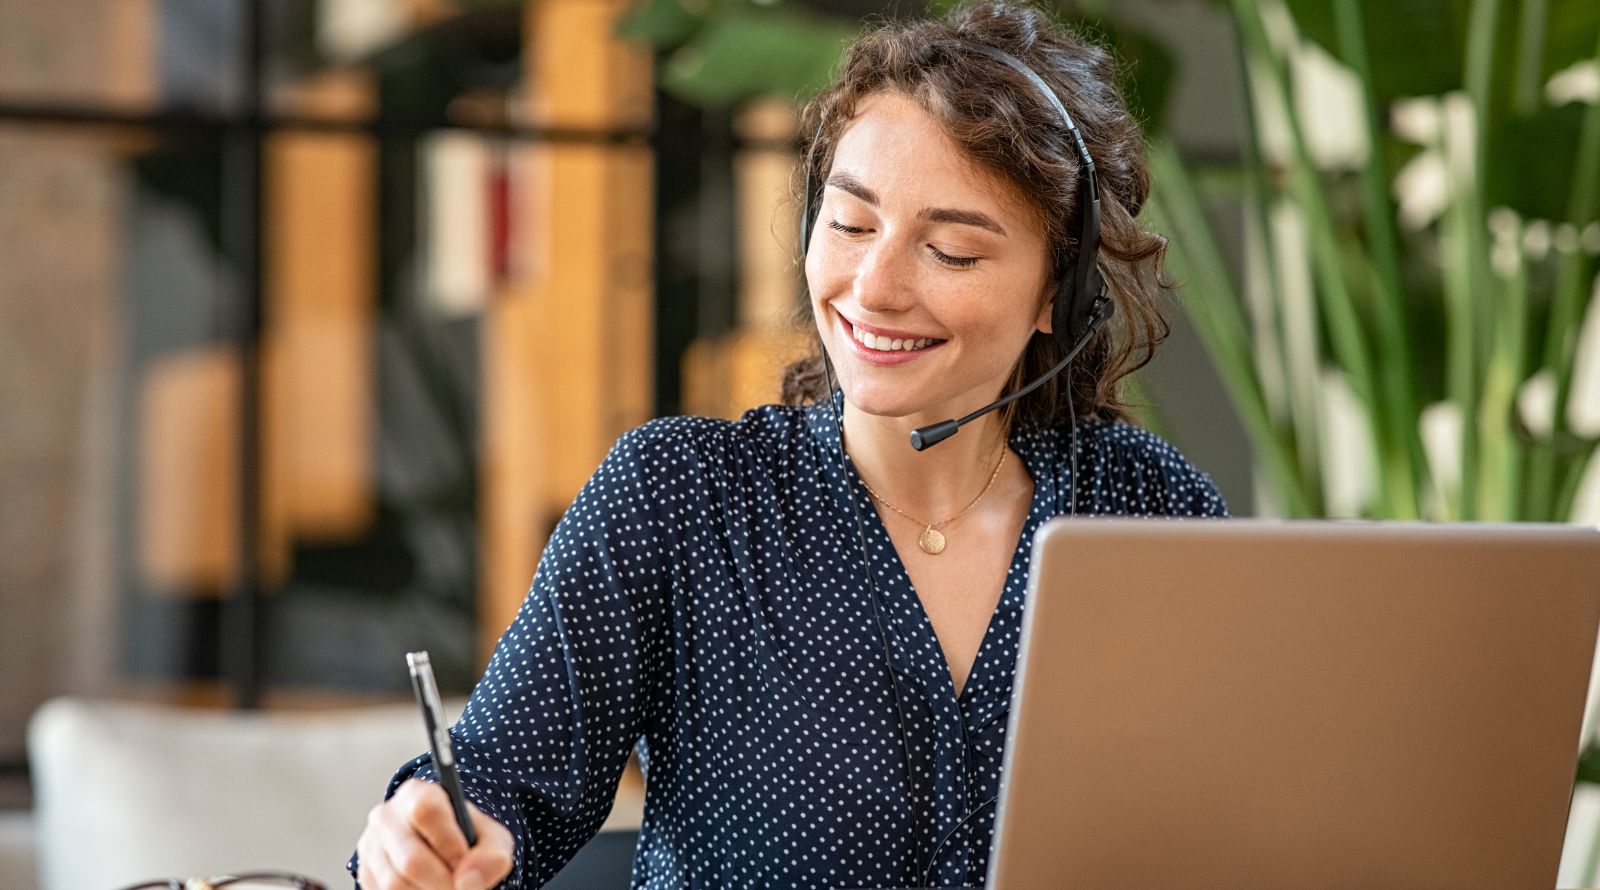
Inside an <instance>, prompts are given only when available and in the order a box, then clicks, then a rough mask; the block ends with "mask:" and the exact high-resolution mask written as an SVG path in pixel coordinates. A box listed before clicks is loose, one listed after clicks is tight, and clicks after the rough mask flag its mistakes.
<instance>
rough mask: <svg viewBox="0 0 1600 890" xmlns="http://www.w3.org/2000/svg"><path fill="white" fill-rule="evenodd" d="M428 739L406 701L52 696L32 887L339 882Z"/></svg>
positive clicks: (32, 736)
mask: <svg viewBox="0 0 1600 890" xmlns="http://www.w3.org/2000/svg"><path fill="white" fill-rule="evenodd" d="M425 746H426V737H425V736H424V734H423V730H422V723H421V718H420V717H419V716H418V712H417V709H416V708H415V707H406V706H390V707H378V708H366V709H360V710H346V711H337V712H328V713H326V714H293V715H286V714H274V713H248V714H246V713H239V712H226V711H198V710H191V709H180V708H173V707H165V706H155V705H148V704H136V703H128V702H111V701H93V700H86V699H75V698H62V699H56V700H54V701H51V702H49V703H47V704H46V705H45V706H44V707H43V708H41V709H40V710H39V711H38V713H37V714H36V715H35V716H34V718H33V720H32V722H31V724H30V725H29V732H28V747H29V760H30V763H31V768H32V772H33V780H34V800H35V816H36V820H37V837H38V850H37V856H38V862H39V873H40V879H41V884H40V886H41V890H105V888H115V887H119V886H123V885H126V884H130V883H133V882H135V881H137V880H141V879H146V878H158V877H173V876H178V877H183V876H196V875H208V874H219V873H223V872H227V871H237V870H242V869H254V868H273V869H279V870H288V871H295V872H299V873H302V874H305V875H308V876H310V877H314V878H318V879H320V880H322V881H323V882H325V883H327V884H328V886H330V887H348V886H349V885H350V880H349V878H348V876H346V874H345V871H344V862H345V859H346V857H348V856H349V854H350V851H351V849H352V848H353V847H354V845H355V840H356V837H357V835H359V834H360V833H361V828H362V826H363V824H364V823H365V820H366V813H367V811H368V810H369V809H370V808H371V807H372V805H373V804H374V803H376V802H378V801H379V800H381V799H382V797H383V791H384V788H385V786H386V783H387V782H388V779H389V776H390V774H391V773H392V772H393V770H394V769H395V768H396V767H397V766H399V765H400V764H401V763H403V762H405V761H406V760H407V759H409V758H410V757H413V756H415V755H416V754H417V753H418V751H419V750H421V749H423V748H424V747H425Z"/></svg>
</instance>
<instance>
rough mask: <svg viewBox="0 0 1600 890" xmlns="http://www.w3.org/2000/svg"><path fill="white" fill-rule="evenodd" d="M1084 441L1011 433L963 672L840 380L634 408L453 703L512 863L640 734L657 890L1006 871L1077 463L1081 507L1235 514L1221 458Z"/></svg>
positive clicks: (652, 881) (407, 770) (615, 771)
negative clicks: (1031, 601) (1046, 574)
mask: <svg viewBox="0 0 1600 890" xmlns="http://www.w3.org/2000/svg"><path fill="white" fill-rule="evenodd" d="M835 398H836V399H837V395H836V396H835ZM1069 441H1070V437H1069V435H1068V431H1067V430H1065V429H1018V430H1015V431H1013V433H1012V436H1011V447H1012V449H1013V450H1014V451H1015V452H1016V453H1017V454H1018V455H1019V456H1020V457H1021V458H1022V460H1023V462H1024V464H1025V465H1026V467H1027V470H1028V472H1029V473H1030V474H1031V475H1032V477H1033V480H1034V495H1033V502H1032V505H1031V506H1030V509H1029V512H1028V517H1027V520H1026V523H1025V525H1024V527H1023V531H1022V535H1021V537H1020V539H1019V541H1018V547H1017V550H1016V553H1015V555H1014V556H1013V559H1012V564H1011V569H1010V573H1009V575H1008V576H1007V579H1006V584H1005V589H1004V591H1003V593H1002V595H1001V598H1000V603H999V606H998V607H997V609H996V611H995V614H994V616H993V618H992V620H991V624H990V626H989V628H988V630H987V633H986V636H985V638H984V641H983V643H982V644H981V647H980V649H979V652H978V656H977V660H976V662H975V664H974V665H973V668H972V672H971V675H970V677H969V679H968V682H967V684H966V686H965V687H964V688H963V690H962V693H961V695H960V696H957V695H956V694H955V689H954V686H953V684H952V682H951V680H950V674H949V671H948V669H947V667H946V665H945V662H944V656H943V653H942V650H941V649H940V647H939V644H938V640H937V639H936V638H935V636H934V633H933V628H932V625H931V624H930V622H929V620H928V617H927V615H926V613H925V612H924V611H923V609H922V606H921V604H920V602H919V601H918V599H917V595H916V591H915V590H913V589H912V586H911V583H910V581H909V579H908V577H907V575H906V572H905V569H904V567H903V566H902V564H901V563H900V560H899V557H898V556H897V554H896V553H895V550H894V548H893V545H892V544H891V543H890V540H889V536H888V532H887V531H886V530H885V528H884V526H883V524H882V522H881V520H880V519H879V518H878V515H877V512H876V511H875V510H872V509H870V508H869V506H868V505H869V504H870V501H869V500H868V495H867V492H866V489H865V488H864V487H862V485H861V481H860V478H859V477H858V476H857V475H856V473H855V470H854V468H853V466H851V465H850V464H849V462H848V460H847V459H846V458H844V457H843V456H842V455H841V453H840V449H839V437H838V433H837V429H836V427H835V425H834V421H833V417H832V415H831V413H830V412H829V410H828V406H827V405H826V403H823V404H820V405H812V406H808V407H790V406H766V407H763V408H758V409H755V410H753V411H750V412H748V413H746V414H745V415H744V417H743V418H741V419H740V420H738V421H737V422H728V421H721V420H712V419H706V418H691V417H674V418H665V419H660V420H655V421H651V422H650V423H647V424H645V425H644V426H642V427H640V428H638V429H636V430H633V431H631V432H629V433H627V434H626V435H624V436H623V437H622V438H621V439H620V440H619V441H618V442H617V444H616V446H615V447H614V448H613V449H612V451H611V453H610V455H608V456H607V457H606V459H605V462H604V463H603V464H602V465H601V466H600V468H599V470H598V471H596V473H595V474H594V476H593V478H591V479H590V480H589V482H588V484H587V485H586V486H585V487H584V489H583V491H582V493H580V494H579V496H578V498H577V500H576V501H575V502H574V503H573V505H572V507H571V509H570V510H569V511H568V512H567V514H566V516H565V517H564V518H563V519H562V520H561V522H560V523H559V525H558V527H557V528H556V531H555V533H554V535H553V536H552V537H551V540H550V542H549V545H548V546H547V547H546V549H545V552H544V555H543V557H542V559H541V560H540V563H539V568H538V571H537V573H536V575H535V577H534V580H533V587H532V589H531V591H530V592H529V594H528V597H527V599H526V600H525V601H524V603H523V605H522V608H521V611H520V613H519V614H518V616H517V618H516V620H515V621H514V622H513V623H512V625H511V627H510V628H509V629H508V630H507V631H506V632H505V635H504V636H503V637H502V638H501V640H500V643H499V645H498V647H497V648H496V650H495V654H494V657H493V659H492V660H491V662H490V664H489V667H488V669H487V671H486V672H485V674H484V676H483V679H482V680H481V681H480V682H479V684H478V686H477V688H476V689H475V690H474V692H473V694H472V698H471V701H470V703H469V704H468V706H467V710H466V712H465V713H464V714H463V716H462V718H461V720H460V721H459V722H458V723H457V724H456V725H455V727H453V729H452V730H451V733H452V735H453V736H454V738H455V743H456V751H457V755H458V758H459V760H460V763H461V772H462V779H463V782H464V784H465V787H466V790H467V794H468V796H469V797H470V798H471V799H472V800H473V802H474V803H476V804H477V805H478V806H479V807H481V808H482V809H483V810H484V811H486V812H487V813H489V814H490V815H492V816H494V817H495V818H496V819H498V820H500V821H501V822H503V823H505V824H506V825H507V826H508V827H509V828H510V829H511V832H512V834H513V835H514V836H515V837H516V839H517V845H518V851H519V852H518V859H517V864H516V866H515V869H514V870H513V872H512V874H511V875H510V877H509V878H508V880H507V881H506V883H505V885H504V886H507V887H516V888H522V887H528V888H531V887H537V886H539V885H540V884H541V883H542V882H544V881H546V880H548V879H549V878H550V877H551V876H553V875H554V874H555V873H556V872H557V871H558V870H559V869H560V868H561V867H562V866H563V865H564V864H565V863H566V862H567V861H568V859H570V858H571V856H572V855H573V853H574V852H576V850H577V849H578V847H580V846H581V845H582V844H583V843H584V842H586V841H587V840H588V839H589V838H590V837H591V836H592V835H593V834H594V833H595V831H597V830H598V829H599V827H600V824H601V822H603V821H604V820H605V817H606V814H607V812H608V811H609V809H610V806H611V799H612V795H613V793H614V790H615V788H616V783H617V780H618V777H619V776H620V774H621V772H622V769H623V766H624V764H625V763H626V761H627V758H628V754H629V752H630V751H632V750H634V748H635V746H637V747H638V750H639V753H640V755H641V759H642V761H643V763H644V766H645V772H646V776H647V791H646V803H645V815H644V823H643V826H642V828H641V832H640V841H639V847H638V851H637V854H636V857H635V860H634V869H633V871H634V876H633V886H634V887H635V888H640V890H646V888H648V890H667V888H682V887H691V886H692V887H741V888H743V887H783V888H789V887H806V888H810V887H816V888H824V887H827V888H836V887H899V886H907V885H915V884H919V883H921V882H922V881H924V879H925V877H924V869H925V868H928V867H929V858H930V856H932V855H933V854H934V852H935V848H936V847H937V848H938V850H937V857H936V858H935V859H934V861H933V862H932V863H931V871H930V872H929V873H928V874H927V875H926V880H927V881H929V882H931V883H932V884H934V885H941V886H956V885H963V884H967V885H976V884H982V883H983V880H984V877H985V871H986V869H987V865H988V863H987V859H988V850H989V844H990V840H991V837H992V834H993V825H994V808H993V806H992V805H987V806H985V804H986V803H987V802H989V801H992V799H993V798H994V796H995V794H996V793H997V791H998V787H999V780H1000V760H1001V755H1002V752H1003V751H1004V748H1005V732H1006V724H1007V719H1006V717H1007V714H1008V711H1009V705H1010V700H1011V679H1012V673H1013V671H1014V669H1015V666H1016V658H1017V642H1018V636H1019V633H1020V630H1021V619H1022V609H1023V605H1024V603H1023V600H1024V593H1025V589H1026V585H1027V578H1028V559H1029V552H1028V551H1029V543H1030V542H1031V541H1032V540H1033V535H1034V532H1035V531H1037V529H1038V527H1039V525H1040V524H1041V523H1043V522H1044V521H1045V520H1046V519H1048V518H1049V517H1050V516H1052V515H1056V514H1057V513H1060V512H1064V511H1063V510H1062V509H1061V506H1062V505H1064V504H1065V502H1066V501H1065V498H1066V496H1067V495H1066V492H1065V491H1063V490H1062V487H1063V486H1065V487H1066V489H1067V490H1069V491H1070V490H1074V489H1075V491H1076V501H1077V510H1078V512H1079V513H1080V514H1121V515H1144V516H1223V515H1226V510H1225V508H1224V506H1223V503H1222V500H1221V498H1220V497H1219V496H1218V494H1217V491H1216V489H1215V487H1214V486H1213V485H1212V483H1211V480H1210V479H1209V478H1208V477H1206V475H1205V474H1203V473H1201V472H1200V471H1199V470H1197V469H1195V468H1194V467H1193V466H1192V465H1191V464H1189V463H1188V461H1186V460H1185V459H1184V458H1183V457H1182V456H1181V455H1179V454H1178V452H1177V451H1176V450H1175V449H1174V448H1172V446H1170V445H1168V444H1167V443H1165V442H1163V441H1162V440H1160V439H1159V438H1157V437H1156V436H1154V435H1152V434H1150V433H1148V432H1145V431H1143V430H1140V429H1138V428H1135V427H1132V426H1129V425H1126V424H1120V423H1107V422H1103V421H1098V420H1083V421H1080V423H1079V428H1078V471H1079V474H1080V477H1081V479H1082V482H1081V484H1080V485H1077V486H1072V485H1071V484H1070V481H1071V480H1070V478H1069V477H1070V475H1071V469H1070V462H1069V460H1068V455H1067V448H1068V443H1069ZM847 486H850V487H853V489H854V491H855V496H856V503H857V504H858V505H860V508H861V510H860V520H861V525H862V530H863V531H864V532H865V536H866V547H867V553H868V558H869V563H870V569H871V573H872V576H873V579H874V582H875V585H876V590H877V598H878V602H879V604H880V606H881V608H882V615H881V619H882V626H883V629H884V636H880V634H879V632H878V629H877V628H878V624H877V622H876V621H875V618H874V609H873V602H872V597H871V595H870V594H869V586H868V582H867V580H866V577H865V571H866V568H865V567H863V565H862V546H861V540H860V538H859V537H858V532H857V525H856V522H857V520H856V513H855V512H853V510H852V505H851V503H850V500H849V497H848V495H847V494H846V492H847V488H846V487H847ZM885 639H887V645H885V642H884V640H885ZM886 662H887V665H886ZM888 666H892V668H893V677H894V678H895V680H894V681H891V672H890V670H888V669H887V668H888ZM892 682H898V684H899V690H898V693H899V694H898V702H897V700H896V695H895V690H894V689H893V688H892V686H891V683H892ZM897 710H898V711H899V716H898V717H897ZM901 718H903V721H904V722H903V726H904V729H903V733H904V734H903V736H902V729H901ZM907 755H909V756H907ZM413 775H416V776H420V777H423V778H432V776H433V771H432V766H431V763H430V761H429V758H428V757H427V756H423V757H420V758H418V759H416V760H414V761H412V762H411V763H409V764H407V765H406V766H404V767H403V768H402V769H401V770H400V771H399V772H398V773H397V774H396V775H395V777H394V780H393V782H392V783H391V785H390V789H389V793H391V794H392V793H393V792H394V789H395V788H396V787H398V785H399V784H400V783H401V782H402V781H404V780H405V779H407V778H409V777H411V776H413ZM969 815H970V816H971V818H970V819H969V818H967V817H968V816H969ZM964 819H966V821H965V823H964V824H963V820H964ZM958 826H959V827H958ZM946 838H948V839H946ZM941 840H944V843H943V845H942V846H940V841H941Z"/></svg>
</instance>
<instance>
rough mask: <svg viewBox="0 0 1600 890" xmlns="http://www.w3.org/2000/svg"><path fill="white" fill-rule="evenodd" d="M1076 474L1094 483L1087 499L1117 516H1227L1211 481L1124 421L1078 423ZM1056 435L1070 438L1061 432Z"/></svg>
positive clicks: (1173, 451) (1148, 434) (1163, 442)
mask: <svg viewBox="0 0 1600 890" xmlns="http://www.w3.org/2000/svg"><path fill="white" fill-rule="evenodd" d="M1077 432H1078V459H1079V462H1080V466H1079V471H1080V472H1082V473H1084V474H1085V476H1086V477H1087V478H1086V481H1088V480H1094V481H1095V485H1094V488H1093V489H1092V491H1091V492H1087V493H1089V494H1093V495H1095V496H1096V497H1097V498H1098V499H1099V500H1100V501H1101V502H1102V503H1100V504H1099V506H1102V507H1105V508H1108V509H1109V510H1110V511H1111V512H1117V513H1139V514H1149V515H1170V516H1226V515H1227V512H1228V508H1227V505H1226V504H1225V503H1224V502H1223V500H1222V495H1221V493H1220V492H1218V491H1217V487H1216V485H1215V484H1214V483H1213V482H1212V481H1211V476H1210V475H1208V474H1207V473H1206V472H1205V471H1204V470H1201V469H1200V468H1199V467H1197V466H1195V465H1194V463H1193V462H1191V461H1190V460H1189V459H1188V458H1187V457H1185V456H1184V455H1183V452H1181V451H1179V450H1178V449H1177V447H1176V446H1174V445H1173V444H1172V443H1171V442H1168V441H1167V440H1166V439H1163V438H1162V437H1160V436H1158V435H1156V434H1155V433H1153V432H1151V431H1149V430H1147V429H1144V428H1143V427H1139V426H1135V425H1134V424H1131V423H1128V422H1127V421H1122V420H1105V419H1101V418H1096V417H1086V418H1082V419H1080V420H1079V421H1078V431H1077ZM1058 434H1059V435H1062V436H1066V435H1069V432H1068V430H1066V429H1065V428H1063V429H1061V430H1060V431H1059V432H1058Z"/></svg>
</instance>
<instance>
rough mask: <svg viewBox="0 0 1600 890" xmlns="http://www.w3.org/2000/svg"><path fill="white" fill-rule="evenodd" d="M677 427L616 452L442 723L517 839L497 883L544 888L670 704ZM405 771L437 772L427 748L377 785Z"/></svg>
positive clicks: (607, 803)
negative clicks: (478, 674)
mask: <svg viewBox="0 0 1600 890" xmlns="http://www.w3.org/2000/svg"><path fill="white" fill-rule="evenodd" d="M653 427H654V429H653ZM672 438H673V437H671V436H666V435H663V434H662V433H661V431H660V428H659V426H658V425H655V424H651V425H646V426H644V427H641V428H639V429H637V430H634V431H632V432H630V433H628V434H626V435H624V436H623V437H622V438H621V439H620V440H619V441H618V443H617V445H616V446H615V447H614V448H613V449H612V450H611V453H610V454H609V455H608V456H607V457H606V459H605V461H604V462H603V463H602V464H601V466H600V468H599V469H598V470H597V471H596V472H595V474H594V476H593V477H591V478H590V479H589V481H588V483H587V484H586V485H585V486H584V488H583V490H582V491H581V492H580V493H579V495H578V498H577V500H575V501H574V502H573V504H572V507H571V508H570V509H569V510H568V511H567V513H566V514H565V515H564V516H563V517H562V519H561V521H560V522H559V523H558V524H557V526H556V529H555V532H554V534H553V535H552V536H551V538H550V541H549V544H548V545H547V546H546V547H545V550H544V554H543V556H542V557H541V558H540V560H539V566H538V570H537V571H536V572H535V574H534V579H533V586H532V588H531V589H530V591H529V592H528V595H527V598H526V599H525V600H524V601H523V604H522V607H521V609H520V611H519V612H518V614H517V617H516V619H515V620H514V621H513V622H512V624H511V626H510V627H509V628H508V629H507V630H506V632H505V633H504V635H502V636H501V638H500V641H499V643H498V644H497V645H496V647H495V651H494V655H493V657H492V658H491V659H490V662H489V666H488V669H487V670H486V671H485V672H484V675H483V678H482V679H481V680H479V682H478V685H477V687H476V688H475V689H474V690H473V692H472V697H471V699H470V701H469V702H468V704H467V708H466V711H465V712H464V713H463V714H462V716H461V719H460V720H459V721H458V722H457V723H456V724H455V725H454V726H453V727H452V728H451V729H450V735H451V737H452V738H453V739H454V743H455V749H456V756H457V760H458V766H459V769H460V772H461V781H462V786H463V789H464V790H465V792H466V795H467V797H468V799H470V800H471V801H472V802H473V803H474V804H476V805H477V806H478V808H479V809H481V810H483V811H484V812H485V813H487V814H488V815H490V816H492V817H493V818H495V819H496V820H498V821H499V822H501V823H503V824H504V825H505V826H506V827H507V828H509V829H510V831H511V834H512V836H513V837H514V838H515V839H516V849H517V854H516V862H515V864H514V866H513V869H512V872H511V874H510V875H509V876H508V878H507V879H506V881H505V883H504V884H502V886H503V887H513V888H517V887H530V888H531V887H538V886H540V885H541V884H543V883H544V882H545V881H548V880H549V879H550V878H551V877H553V876H554V875H555V873H556V872H557V871H559V870H560V869H561V867H562V866H564V865H565V864H566V863H567V861H568V860H569V859H571V858H572V856H573V854H574V853H576V852H577V850H578V848H579V847H581V846H582V845H583V844H584V843H586V842H587V841H588V840H589V839H590V838H591V837H593V836H594V834H595V832H596V831H598V830H599V828H600V825H601V823H602V822H604V821H605V818H606V815H607V814H608V813H609V812H610V810H611V804H612V799H613V797H614V795H615V793H616V788H617V781H618V779H619V778H620V776H621V774H622V770H623V767H624V765H625V764H626V763H627V760H628V755H629V753H630V752H631V750H632V749H633V747H634V745H635V744H636V743H637V741H638V739H639V737H640V735H641V734H642V733H643V732H644V729H645V727H646V726H647V725H648V724H649V722H650V721H651V720H652V719H653V718H654V717H655V716H656V715H657V714H660V713H663V712H664V709H665V708H667V707H669V705H668V704H667V703H666V702H665V697H666V696H667V695H669V694H670V685H671V684H670V683H669V682H666V681H665V678H666V677H667V676H668V671H670V667H671V664H672V657H671V654H670V643H669V641H668V640H667V636H668V631H667V628H668V627H669V626H670V625H669V623H668V620H667V610H668V604H667V601H668V599H669V596H670V589H671V578H672V574H673V572H672V568H671V566H672V564H673V562H674V558H675V554H677V553H679V552H681V547H682V542H681V540H678V535H677V534H676V533H675V531H674V525H673V524H672V523H671V522H669V520H670V519H672V517H673V516H675V515H681V511H682V510H683V509H684V501H686V500H687V499H689V498H690V497H691V496H692V494H693V493H694V492H693V486H692V484H691V482H690V479H691V478H692V477H691V471H692V470H693V469H694V467H693V466H692V464H693V463H694V458H693V456H692V451H691V450H690V449H687V448H683V447H677V448H674V447H672V446H673V445H674V443H673V442H672V441H671V440H672ZM677 444H679V445H680V446H681V444H682V443H677ZM412 776H416V777H419V778H424V779H430V780H431V779H433V778H434V777H435V773H434V768H433V764H432V758H431V757H429V756H428V755H423V756H422V757H418V758H417V759H415V760H413V761H411V762H410V763H408V764H406V765H405V766H404V767H402V768H401V769H400V771H399V772H397V773H396V774H395V776H394V778H393V779H392V780H390V783H389V788H388V791H387V793H386V795H385V797H386V798H387V797H388V796H392V795H393V794H394V792H395V791H396V789H398V788H399V786H400V784H401V783H402V782H404V781H405V780H406V779H408V778H411V777H412ZM350 865H351V868H352V871H353V870H354V867H355V860H354V859H353V858H352V860H351V863H350Z"/></svg>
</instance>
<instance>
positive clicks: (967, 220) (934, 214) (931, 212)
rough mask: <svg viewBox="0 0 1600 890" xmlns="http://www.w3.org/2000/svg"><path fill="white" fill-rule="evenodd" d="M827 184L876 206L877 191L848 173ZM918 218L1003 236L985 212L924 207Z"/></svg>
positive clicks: (834, 178) (832, 179) (999, 227)
mask: <svg viewBox="0 0 1600 890" xmlns="http://www.w3.org/2000/svg"><path fill="white" fill-rule="evenodd" d="M828 185H831V186H833V187H834V188H836V189H838V190H839V191H842V192H845V193H847V194H851V195H854V196H855V197H857V198H860V199H861V200H862V201H864V202H866V203H868V204H871V205H872V206H874V207H876V206H878V193H877V192H874V191H873V190H872V189H869V188H867V187H866V186H865V185H863V184H862V182H861V180H859V179H857V178H855V177H854V176H851V175H850V174H848V173H835V174H833V175H832V176H829V177H828ZM917 218H918V219H925V220H928V221H929V222H937V223H958V224H961V225H967V226H977V227H978V228H980V229H988V230H989V231H991V232H994V233H995V234H997V235H1000V236H1001V237H1005V234H1006V230H1005V229H1004V228H1003V227H1001V225H1000V224H999V223H997V222H995V221H994V219H993V218H992V217H990V216H989V215H988V214H987V213H980V212H978V211H976V210H958V209H956V208H952V207H925V208H923V209H922V210H921V211H920V212H918V213H917Z"/></svg>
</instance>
